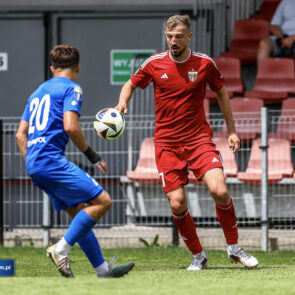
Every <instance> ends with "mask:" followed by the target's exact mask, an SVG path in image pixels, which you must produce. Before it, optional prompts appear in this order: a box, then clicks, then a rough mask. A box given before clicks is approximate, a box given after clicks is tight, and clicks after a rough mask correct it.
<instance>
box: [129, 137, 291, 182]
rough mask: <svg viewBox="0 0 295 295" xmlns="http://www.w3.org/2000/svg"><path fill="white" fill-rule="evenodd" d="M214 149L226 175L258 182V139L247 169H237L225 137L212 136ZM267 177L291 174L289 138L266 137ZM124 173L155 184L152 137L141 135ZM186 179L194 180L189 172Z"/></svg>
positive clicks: (260, 171) (277, 180)
mask: <svg viewBox="0 0 295 295" xmlns="http://www.w3.org/2000/svg"><path fill="white" fill-rule="evenodd" d="M214 142H215V143H216V147H217V149H218V150H219V151H220V152H221V154H222V159H223V162H224V173H225V175H226V177H236V178H237V179H239V180H240V181H243V182H245V183H250V184H260V183H261V177H262V169H261V157H262V152H261V149H260V146H261V140H260V139H255V140H254V141H253V144H252V148H251V153H250V158H249V161H248V165H247V169H246V171H244V172H239V170H238V165H237V162H236V159H235V156H234V154H233V153H232V151H231V150H230V149H229V148H228V143H227V140H226V139H225V138H214ZM268 146H269V149H268V171H269V172H268V181H269V184H273V183H276V182H279V181H281V180H282V179H283V178H293V177H294V178H295V173H294V168H293V164H292V161H291V150H290V142H289V141H288V140H287V139H278V138H270V139H269V140H268ZM127 177H128V178H129V179H130V180H132V181H135V182H139V183H143V184H159V183H160V178H159V174H158V171H157V167H156V162H155V148H154V143H153V138H151V137H149V138H144V139H143V141H142V144H141V147H140V154H139V159H138V162H137V165H136V168H135V169H134V170H133V171H127ZM189 181H190V182H191V183H197V182H198V181H197V180H196V178H195V177H194V175H193V173H192V172H191V171H190V172H189Z"/></svg>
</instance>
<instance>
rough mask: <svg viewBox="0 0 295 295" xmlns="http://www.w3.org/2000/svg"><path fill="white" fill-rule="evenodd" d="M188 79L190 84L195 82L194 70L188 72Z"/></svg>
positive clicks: (196, 74) (196, 73)
mask: <svg viewBox="0 0 295 295" xmlns="http://www.w3.org/2000/svg"><path fill="white" fill-rule="evenodd" d="M188 77H189V79H190V80H191V81H192V82H195V81H196V80H197V77H198V72H195V71H194V70H191V71H190V72H188Z"/></svg>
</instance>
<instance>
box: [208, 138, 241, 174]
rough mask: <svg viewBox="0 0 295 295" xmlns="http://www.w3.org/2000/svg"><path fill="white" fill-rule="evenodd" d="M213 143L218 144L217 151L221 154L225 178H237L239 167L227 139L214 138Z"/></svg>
mask: <svg viewBox="0 0 295 295" xmlns="http://www.w3.org/2000/svg"><path fill="white" fill-rule="evenodd" d="M213 141H214V143H215V144H216V149H217V150H218V151H220V153H221V157H222V160H223V168H224V174H225V176H226V177H236V176H237V174H238V165H237V162H236V158H235V155H234V153H233V152H232V150H231V149H230V148H229V145H228V142H227V139H225V138H213Z"/></svg>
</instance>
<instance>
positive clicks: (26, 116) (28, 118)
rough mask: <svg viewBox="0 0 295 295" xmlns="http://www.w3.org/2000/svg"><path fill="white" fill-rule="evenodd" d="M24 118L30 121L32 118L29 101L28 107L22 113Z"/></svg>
mask: <svg viewBox="0 0 295 295" xmlns="http://www.w3.org/2000/svg"><path fill="white" fill-rule="evenodd" d="M22 120H24V121H27V122H29V120H30V112H29V103H27V105H26V108H25V110H24V112H23V115H22Z"/></svg>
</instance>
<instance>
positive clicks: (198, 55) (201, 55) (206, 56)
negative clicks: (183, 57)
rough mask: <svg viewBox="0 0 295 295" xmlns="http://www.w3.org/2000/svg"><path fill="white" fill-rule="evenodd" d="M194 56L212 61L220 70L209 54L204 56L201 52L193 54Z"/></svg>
mask: <svg viewBox="0 0 295 295" xmlns="http://www.w3.org/2000/svg"><path fill="white" fill-rule="evenodd" d="M193 56H197V57H202V58H206V59H209V60H211V61H212V63H213V64H214V66H215V68H216V69H217V70H218V67H217V65H216V63H215V61H214V60H213V59H212V58H211V57H209V56H208V55H207V54H203V53H199V52H193Z"/></svg>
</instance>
